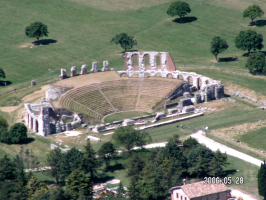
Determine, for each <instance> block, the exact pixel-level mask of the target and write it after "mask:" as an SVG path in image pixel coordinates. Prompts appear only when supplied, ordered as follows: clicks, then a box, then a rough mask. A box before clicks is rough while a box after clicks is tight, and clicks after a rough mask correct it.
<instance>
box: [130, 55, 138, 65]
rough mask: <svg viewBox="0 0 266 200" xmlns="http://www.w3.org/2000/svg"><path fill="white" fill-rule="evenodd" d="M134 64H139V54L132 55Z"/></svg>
mask: <svg viewBox="0 0 266 200" xmlns="http://www.w3.org/2000/svg"><path fill="white" fill-rule="evenodd" d="M131 59H132V66H133V67H134V66H139V55H138V54H133V55H132V57H131Z"/></svg>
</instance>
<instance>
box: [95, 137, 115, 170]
mask: <svg viewBox="0 0 266 200" xmlns="http://www.w3.org/2000/svg"><path fill="white" fill-rule="evenodd" d="M98 155H99V158H100V159H101V160H102V161H104V162H105V165H106V168H107V169H108V167H109V166H110V160H111V159H112V157H113V156H114V155H115V148H114V145H113V143H112V142H105V143H103V144H102V146H101V148H100V149H99V150H98Z"/></svg>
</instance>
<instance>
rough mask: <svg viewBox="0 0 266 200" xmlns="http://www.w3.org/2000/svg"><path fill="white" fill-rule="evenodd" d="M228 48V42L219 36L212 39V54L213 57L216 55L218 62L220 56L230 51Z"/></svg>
mask: <svg viewBox="0 0 266 200" xmlns="http://www.w3.org/2000/svg"><path fill="white" fill-rule="evenodd" d="M228 47H229V46H228V44H227V42H226V41H225V40H224V39H222V38H220V37H219V36H215V37H214V38H212V41H211V52H212V54H213V55H215V59H216V60H217V56H218V54H219V53H222V52H223V51H225V50H226V49H228Z"/></svg>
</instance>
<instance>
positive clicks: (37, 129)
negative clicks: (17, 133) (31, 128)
mask: <svg viewBox="0 0 266 200" xmlns="http://www.w3.org/2000/svg"><path fill="white" fill-rule="evenodd" d="M35 132H36V133H38V132H39V123H38V120H35Z"/></svg>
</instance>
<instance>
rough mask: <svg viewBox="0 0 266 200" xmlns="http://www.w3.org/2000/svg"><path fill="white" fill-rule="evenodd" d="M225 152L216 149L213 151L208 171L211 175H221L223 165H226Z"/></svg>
mask: <svg viewBox="0 0 266 200" xmlns="http://www.w3.org/2000/svg"><path fill="white" fill-rule="evenodd" d="M228 165H229V163H228V161H227V154H226V153H221V151H220V150H219V149H218V150H217V151H216V152H215V157H214V158H213V159H212V160H211V162H210V172H209V174H210V175H211V176H216V177H217V176H218V177H221V176H223V175H224V171H223V167H226V166H228Z"/></svg>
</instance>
